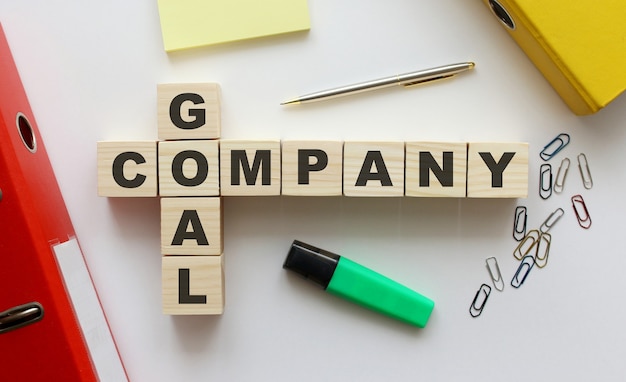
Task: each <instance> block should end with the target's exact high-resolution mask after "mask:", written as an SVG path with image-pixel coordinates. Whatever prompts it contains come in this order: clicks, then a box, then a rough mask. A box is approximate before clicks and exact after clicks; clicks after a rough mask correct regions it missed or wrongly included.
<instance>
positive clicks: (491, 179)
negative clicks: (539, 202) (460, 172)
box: [467, 142, 528, 198]
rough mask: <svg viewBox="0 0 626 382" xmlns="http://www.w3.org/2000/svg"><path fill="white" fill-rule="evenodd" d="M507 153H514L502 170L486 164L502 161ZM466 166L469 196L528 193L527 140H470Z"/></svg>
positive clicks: (484, 196) (518, 196) (487, 196)
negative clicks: (521, 141)
mask: <svg viewBox="0 0 626 382" xmlns="http://www.w3.org/2000/svg"><path fill="white" fill-rule="evenodd" d="M507 155H508V156H510V155H513V156H512V158H510V162H508V164H507V165H506V167H504V168H503V170H501V171H493V170H492V169H490V168H489V166H488V162H492V163H496V164H498V163H500V164H501V165H502V164H504V162H505V161H506V160H507ZM467 167H468V168H467V196H468V197H469V198H526V197H527V196H528V143H497V142H493V143H486V142H480V143H473V142H470V143H469V144H468V150H467ZM492 167H493V164H492ZM495 167H497V166H495ZM499 175H501V177H500V176H499Z"/></svg>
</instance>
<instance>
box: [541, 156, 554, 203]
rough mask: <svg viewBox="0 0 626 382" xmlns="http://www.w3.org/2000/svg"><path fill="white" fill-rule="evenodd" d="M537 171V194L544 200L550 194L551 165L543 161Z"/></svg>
mask: <svg viewBox="0 0 626 382" xmlns="http://www.w3.org/2000/svg"><path fill="white" fill-rule="evenodd" d="M539 172H540V174H539V196H541V199H543V200H546V199H548V198H549V197H550V196H551V195H552V166H551V165H550V163H544V164H542V165H541V169H540V170H539Z"/></svg>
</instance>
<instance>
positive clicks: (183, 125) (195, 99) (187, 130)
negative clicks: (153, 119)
mask: <svg viewBox="0 0 626 382" xmlns="http://www.w3.org/2000/svg"><path fill="white" fill-rule="evenodd" d="M220 94H221V91H220V86H219V85H218V84H216V83H180V84H158V85H157V127H158V134H159V139H160V140H176V139H218V138H220V135H221V126H222V124H221V110H220V109H221V95H220Z"/></svg>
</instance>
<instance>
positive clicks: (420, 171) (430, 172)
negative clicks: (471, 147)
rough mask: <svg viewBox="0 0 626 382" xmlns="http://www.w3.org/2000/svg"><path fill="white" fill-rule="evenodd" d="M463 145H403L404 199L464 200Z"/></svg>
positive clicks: (464, 168) (447, 143) (464, 148)
mask: <svg viewBox="0 0 626 382" xmlns="http://www.w3.org/2000/svg"><path fill="white" fill-rule="evenodd" d="M466 169H467V143H465V142H406V169H405V174H406V175H405V182H406V191H405V194H406V196H422V197H451V198H464V197H465V195H466Z"/></svg>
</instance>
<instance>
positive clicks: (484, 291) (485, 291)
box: [469, 284, 491, 318]
mask: <svg viewBox="0 0 626 382" xmlns="http://www.w3.org/2000/svg"><path fill="white" fill-rule="evenodd" d="M490 294H491V287H490V286H489V285H487V284H482V285H481V286H480V288H479V289H478V292H476V296H474V300H473V301H472V305H470V308H469V312H470V315H471V316H472V317H474V318H476V317H478V316H480V314H481V313H482V312H483V309H484V308H485V304H486V303H487V299H488V298H489V295H490ZM481 297H482V298H481ZM477 302H478V303H480V305H478V306H477V305H476V303H477Z"/></svg>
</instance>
